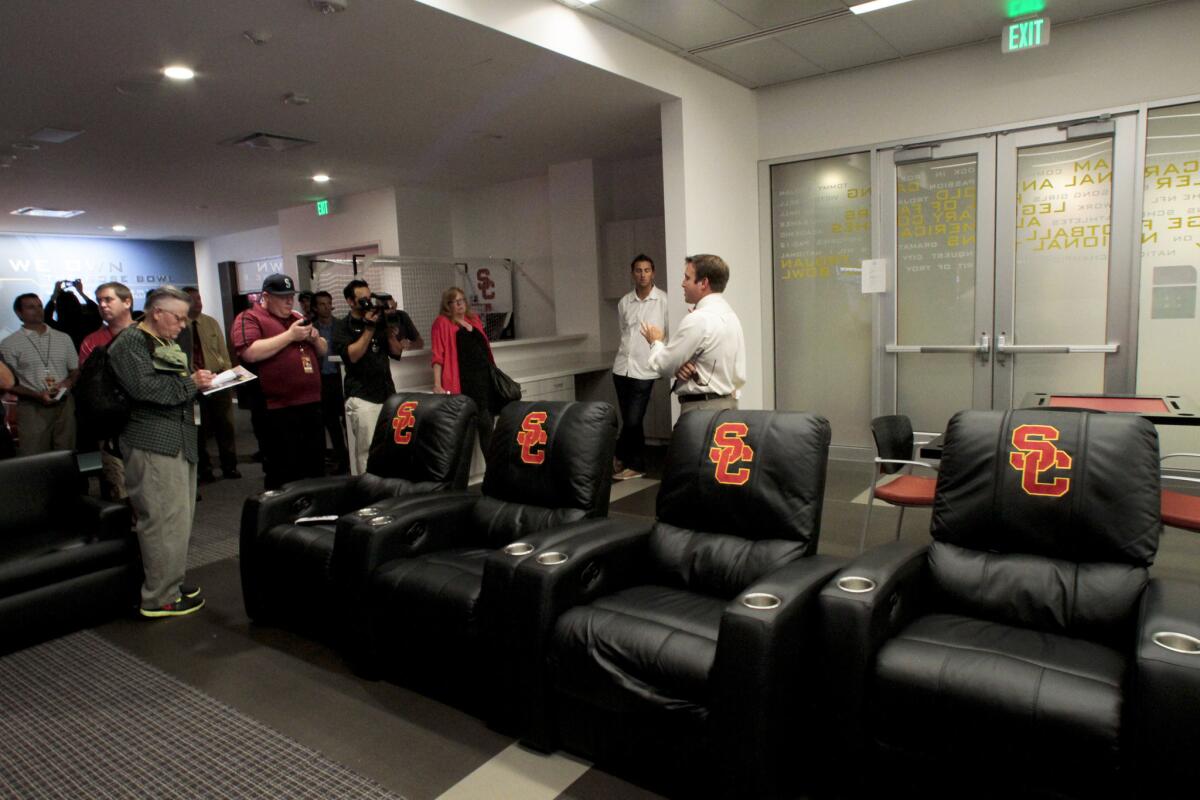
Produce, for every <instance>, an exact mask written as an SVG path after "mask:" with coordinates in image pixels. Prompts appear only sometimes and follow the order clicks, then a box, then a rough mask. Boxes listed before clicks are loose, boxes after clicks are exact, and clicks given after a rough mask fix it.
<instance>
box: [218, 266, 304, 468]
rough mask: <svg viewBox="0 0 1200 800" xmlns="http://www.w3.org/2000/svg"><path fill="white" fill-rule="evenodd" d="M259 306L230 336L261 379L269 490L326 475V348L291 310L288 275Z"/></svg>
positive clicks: (266, 286)
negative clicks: (323, 403)
mask: <svg viewBox="0 0 1200 800" xmlns="http://www.w3.org/2000/svg"><path fill="white" fill-rule="evenodd" d="M262 292H263V293H262V300H261V302H260V304H259V305H256V306H251V307H250V308H248V309H246V310H245V311H243V312H242V313H241V314H238V315H237V317H236V318H235V319H234V321H233V329H232V331H231V334H232V339H233V348H234V351H235V352H236V354H237V358H238V360H239V361H240V362H241V363H243V364H250V365H251V369H253V370H254V372H255V373H256V374H257V375H258V382H259V385H260V386H261V388H262V394H263V401H264V405H265V406H266V410H265V411H264V412H263V418H262V421H263V441H262V442H261V443H260V446H261V447H262V454H263V471H264V472H265V473H266V481H265V483H266V488H268V489H278V488H279V487H280V486H283V485H284V484H285V483H288V482H289V481H294V480H299V479H300V478H318V477H320V476H322V475H324V474H325V430H324V428H323V427H322V425H321V357H322V356H323V355H325V352H326V350H327V345H326V342H325V340H324V339H322V338H321V336H320V334H319V333H318V332H317V329H316V328H314V327H313V326H312V325H311V324H310V323H309V322H308V321H307V320H306V319H305V318H304V317H302V316H301V315H300V314H298V313H296V312H295V311H293V310H292V304H293V302H294V301H295V297H296V285H295V282H293V281H292V279H291V278H290V277H289V276H287V275H281V274H275V275H269V276H268V277H267V279H266V280H264V281H263V286H262Z"/></svg>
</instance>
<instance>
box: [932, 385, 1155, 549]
mask: <svg viewBox="0 0 1200 800" xmlns="http://www.w3.org/2000/svg"><path fill="white" fill-rule="evenodd" d="M1160 502H1161V501H1160V499H1159V463H1158V434H1157V432H1156V431H1155V430H1154V426H1153V425H1151V424H1150V423H1149V422H1148V421H1146V420H1144V419H1142V418H1141V417H1137V416H1133V415H1130V414H1094V413H1090V412H1086V411H1068V410H1056V411H1052V410H1043V409H1020V410H1015V411H1008V412H1001V411H960V412H959V413H957V414H955V415H954V417H953V418H952V419H951V420H950V424H949V427H947V429H946V438H945V448H944V450H943V454H942V463H941V466H940V468H939V470H938V483H937V496H936V498H935V500H934V505H933V524H932V526H931V529H930V531H931V533H932V534H933V538H934V539H937V540H938V541H942V542H949V543H951V544H956V545H959V546H960V547H966V548H971V549H975V550H986V551H991V552H997V553H1029V554H1034V555H1042V556H1048V557H1051V558H1059V559H1065V560H1068V561H1075V562H1092V561H1107V562H1116V563H1125V564H1134V565H1140V566H1148V565H1149V564H1150V563H1151V562H1153V560H1154V554H1155V552H1156V551H1157V550H1158V537H1159V534H1160V532H1161V531H1162V522H1161V521H1160V518H1159V513H1160Z"/></svg>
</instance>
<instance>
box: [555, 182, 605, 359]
mask: <svg viewBox="0 0 1200 800" xmlns="http://www.w3.org/2000/svg"><path fill="white" fill-rule="evenodd" d="M549 195H550V261H551V263H552V264H554V271H555V277H556V278H557V280H555V282H554V312H555V314H554V317H555V320H556V321H557V326H558V332H559V333H560V334H565V333H586V334H587V335H588V340H587V345H586V349H588V350H599V349H600V306H601V304H602V302H603V301H602V299H601V296H600V246H599V241H598V234H599V230H598V229H599V218H598V217H597V214H596V179H595V174H594V166H593V163H592V161H591V160H585V161H572V162H571V163H569V164H554V165H551V167H550V187H549Z"/></svg>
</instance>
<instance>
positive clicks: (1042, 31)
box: [1000, 17, 1050, 53]
mask: <svg viewBox="0 0 1200 800" xmlns="http://www.w3.org/2000/svg"><path fill="white" fill-rule="evenodd" d="M1047 44H1050V19H1049V18H1048V17H1030V18H1028V19H1021V20H1017V21H1016V22H1010V23H1008V24H1007V25H1005V26H1004V30H1003V31H1002V32H1001V33H1000V49H1001V50H1002V51H1003V52H1005V53H1015V52H1017V51H1019V50H1031V49H1033V48H1035V47H1042V46H1043V45H1047Z"/></svg>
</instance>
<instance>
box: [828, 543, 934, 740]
mask: <svg viewBox="0 0 1200 800" xmlns="http://www.w3.org/2000/svg"><path fill="white" fill-rule="evenodd" d="M926 549H927V548H926V546H925V545H914V544H911V543H909V542H892V543H890V544H886V545H883V546H881V547H876V548H874V549H872V550H868V551H867V552H866V553H864V554H863V555H861V556H859V557H858V558H856V559H855V560H854V561H852V562H851V563H850V564H848V565H847V566H845V567H844V568H843V569H842V570H840V571H839V572H838V573H837V574H836V575H835V576H834V578H833V580H831V581H830V582H829V583H828V584H826V585H825V587H824V588H823V589H822V590H821V594H820V601H819V602H820V613H821V639H822V652H823V654H824V659H823V662H824V667H825V677H824V680H823V682H822V683H823V685H824V686H825V687H826V693H825V695H824V699H825V701H826V703H827V708H826V713H827V714H828V716H829V719H830V721H831V722H833V723H834V726H835V730H836V731H837V735H838V737H840V738H841V739H842V740H844V741H842V742H841V744H842V745H843V747H842V748H839V752H841V753H842V754H843V755H844V756H845V757H847V758H849V757H850V756H851V755H854V754H857V752H858V750H859V748H861V747H862V746H863V745H864V743H865V728H864V721H865V717H864V715H865V714H866V709H867V702H868V697H867V694H868V690H869V685H870V681H871V670H872V668H873V665H874V663H875V656H876V653H877V652H878V650H879V648H880V646H881V645H882V644H883V643H884V642H885V641H886V640H887V639H889V638H890V637H891V636H892V635H894V634H895V633H896V631H897V630H899V628H900V627H901V626H903V625H904V624H905V623H906V622H907V621H908V620H910V619H911V618H912V617H913V616H915V615H916V613H917V612H918V611H919V607H920V594H921V590H922V588H923V584H924V582H925V581H924V578H925V574H926V562H927V557H926ZM846 578H864V579H866V580H867V581H869V582H871V583H872V584H873V586H871V588H870V590H869V591H861V590H862V589H865V588H867V586H866V585H860V586H848V587H847V588H842V587H840V586H839V582H841V581H843V579H846ZM843 585H845V584H843ZM848 589H850V590H848ZM854 589H858V590H859V591H853V590H854Z"/></svg>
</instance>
